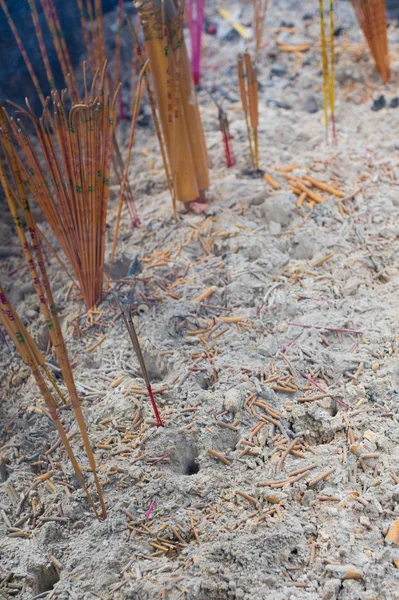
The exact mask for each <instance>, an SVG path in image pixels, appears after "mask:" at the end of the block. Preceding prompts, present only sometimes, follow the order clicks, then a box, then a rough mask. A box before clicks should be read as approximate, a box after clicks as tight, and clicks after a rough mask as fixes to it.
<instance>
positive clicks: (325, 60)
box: [319, 0, 331, 135]
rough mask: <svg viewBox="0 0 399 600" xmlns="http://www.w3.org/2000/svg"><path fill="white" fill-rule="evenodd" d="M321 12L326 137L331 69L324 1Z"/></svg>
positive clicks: (321, 0) (320, 6)
mask: <svg viewBox="0 0 399 600" xmlns="http://www.w3.org/2000/svg"><path fill="white" fill-rule="evenodd" d="M319 10H320V31H321V58H322V70H323V106H324V124H325V126H326V135H327V128H328V103H329V98H331V96H330V85H329V84H330V81H329V68H328V54H327V42H326V31H325V23H324V0H319Z"/></svg>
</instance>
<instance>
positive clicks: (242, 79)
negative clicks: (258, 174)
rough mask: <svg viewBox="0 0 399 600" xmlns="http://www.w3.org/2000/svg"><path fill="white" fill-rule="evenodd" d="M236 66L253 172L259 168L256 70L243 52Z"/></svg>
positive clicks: (246, 53) (247, 55)
mask: <svg viewBox="0 0 399 600" xmlns="http://www.w3.org/2000/svg"><path fill="white" fill-rule="evenodd" d="M237 66H238V81H239V86H240V95H241V103H242V108H243V111H244V116H245V124H246V127H247V135H248V142H249V151H250V155H251V163H252V168H253V170H254V171H255V170H257V169H258V168H259V148H258V124H259V113H258V75H257V69H256V66H255V64H254V63H253V62H252V60H251V56H250V54H249V53H248V52H245V54H244V56H239V57H238V62H237ZM250 125H251V127H250ZM251 130H252V131H251Z"/></svg>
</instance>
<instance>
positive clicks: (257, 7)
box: [254, 0, 269, 60]
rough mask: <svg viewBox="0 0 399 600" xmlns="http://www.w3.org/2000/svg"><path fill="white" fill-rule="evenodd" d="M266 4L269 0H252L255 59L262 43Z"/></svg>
mask: <svg viewBox="0 0 399 600" xmlns="http://www.w3.org/2000/svg"><path fill="white" fill-rule="evenodd" d="M268 4H269V0H254V20H255V60H257V58H258V54H259V50H260V48H261V45H262V39H263V33H264V30H265V21H266V15H267V7H268Z"/></svg>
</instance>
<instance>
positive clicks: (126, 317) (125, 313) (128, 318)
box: [110, 287, 163, 427]
mask: <svg viewBox="0 0 399 600" xmlns="http://www.w3.org/2000/svg"><path fill="white" fill-rule="evenodd" d="M110 290H111V293H112V295H113V297H114V298H115V300H116V302H117V304H118V306H119V308H120V310H121V312H122V318H123V321H124V323H125V326H126V329H127V330H128V333H129V336H130V339H131V342H132V345H133V348H134V351H135V353H136V356H137V359H138V361H139V363H140V368H141V373H142V375H143V378H144V381H145V383H146V386H147V391H148V394H149V396H150V400H151V404H152V408H153V411H154V414H155V418H156V421H157V426H158V427H163V422H162V419H161V417H160V414H159V411H158V407H157V404H156V402H155V398H154V393H153V391H152V387H151V381H150V378H149V376H148V371H147V367H146V364H145V361H144V357H143V354H142V352H141V347H140V342H139V339H138V337H137V333H136V329H135V327H134V323H133V319H132V315H131V313H130V311H129V310H127V308H126V306H125V305H124V304H122V302H121V301H120V299H119V297H118V296H117V294H116V293H115V291H114V290H113V289H112V287H111V288H110Z"/></svg>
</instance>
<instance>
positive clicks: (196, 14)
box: [188, 0, 205, 85]
mask: <svg viewBox="0 0 399 600" xmlns="http://www.w3.org/2000/svg"><path fill="white" fill-rule="evenodd" d="M204 21H205V0H188V28H189V32H190V40H191V70H192V72H193V78H194V83H195V85H198V84H199V82H200V79H201V49H202V30H203V28H204Z"/></svg>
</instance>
